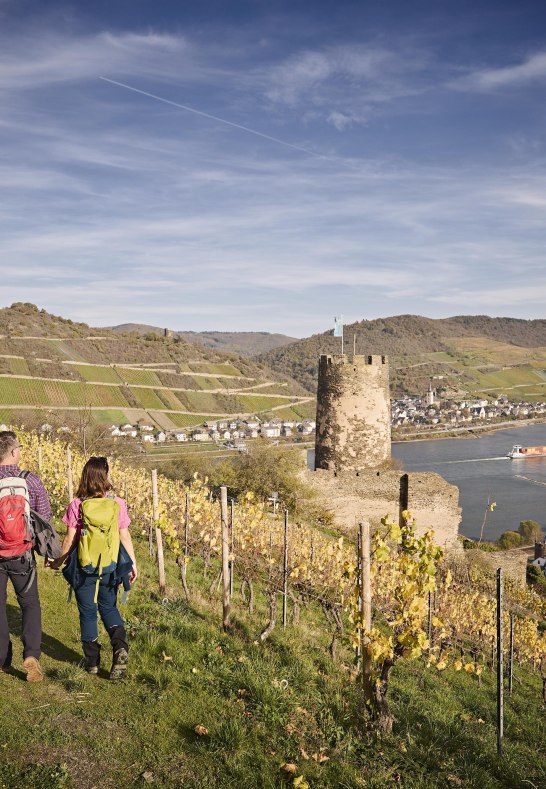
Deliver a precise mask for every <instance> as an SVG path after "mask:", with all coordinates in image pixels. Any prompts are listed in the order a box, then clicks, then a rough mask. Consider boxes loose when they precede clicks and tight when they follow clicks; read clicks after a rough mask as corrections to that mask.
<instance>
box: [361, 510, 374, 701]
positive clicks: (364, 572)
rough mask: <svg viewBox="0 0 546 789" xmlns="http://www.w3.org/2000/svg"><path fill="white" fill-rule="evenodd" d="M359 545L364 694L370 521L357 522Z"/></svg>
mask: <svg viewBox="0 0 546 789" xmlns="http://www.w3.org/2000/svg"><path fill="white" fill-rule="evenodd" d="M359 538H360V539H359V545H360V557H359V559H360V561H359V564H360V579H361V580H360V621H361V625H362V627H361V629H360V639H359V641H360V654H361V655H362V681H363V683H364V686H365V689H366V691H365V692H366V694H367V693H368V692H369V690H370V685H371V677H372V659H371V656H370V652H369V650H367V649H364V648H363V647H364V646H365V643H366V642H367V641H369V635H368V634H369V633H370V631H371V629H372V580H371V552H370V522H369V521H368V520H365V521H362V522H361V523H360V524H359Z"/></svg>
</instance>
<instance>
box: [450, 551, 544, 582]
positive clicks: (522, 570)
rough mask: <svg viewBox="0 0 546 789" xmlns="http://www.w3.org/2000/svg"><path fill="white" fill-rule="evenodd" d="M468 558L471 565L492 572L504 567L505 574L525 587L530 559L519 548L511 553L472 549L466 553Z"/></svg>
mask: <svg viewBox="0 0 546 789" xmlns="http://www.w3.org/2000/svg"><path fill="white" fill-rule="evenodd" d="M465 555H466V558H467V560H468V562H469V563H470V564H474V563H476V564H478V565H480V566H481V567H485V568H486V569H487V570H489V571H490V572H495V571H496V570H497V569H498V568H499V567H502V569H503V571H504V573H505V574H506V575H508V576H510V578H512V579H513V580H515V581H517V582H518V583H520V584H522V585H525V583H526V576H527V562H528V559H529V556H528V554H527V553H526V552H525V551H522V550H518V549H517V548H516V549H514V550H511V551H495V552H492V553H490V552H489V551H480V550H479V549H471V550H469V551H465Z"/></svg>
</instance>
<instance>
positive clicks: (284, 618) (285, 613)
mask: <svg viewBox="0 0 546 789" xmlns="http://www.w3.org/2000/svg"><path fill="white" fill-rule="evenodd" d="M283 553H284V555H283V565H282V578H283V590H282V626H283V627H286V622H287V618H288V510H285V511H284V552H283Z"/></svg>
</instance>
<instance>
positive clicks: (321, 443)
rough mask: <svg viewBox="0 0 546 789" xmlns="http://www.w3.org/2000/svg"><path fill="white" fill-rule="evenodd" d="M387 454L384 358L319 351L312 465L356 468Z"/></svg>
mask: <svg viewBox="0 0 546 789" xmlns="http://www.w3.org/2000/svg"><path fill="white" fill-rule="evenodd" d="M390 457H391V414H390V392H389V364H388V359H387V357H386V356H362V355H355V356H348V355H347V354H341V355H334V356H330V355H326V354H322V355H321V357H320V361H319V372H318V389H317V432H316V442H315V468H316V469H324V470H330V471H334V472H336V473H339V472H342V471H358V470H360V469H370V468H378V467H380V466H382V465H383V464H384V463H385V462H386V461H388V460H390Z"/></svg>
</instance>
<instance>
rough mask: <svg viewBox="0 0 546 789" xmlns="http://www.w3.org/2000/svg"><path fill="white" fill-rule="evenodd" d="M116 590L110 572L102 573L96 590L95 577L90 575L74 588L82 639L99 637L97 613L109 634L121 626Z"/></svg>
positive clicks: (116, 586) (116, 587)
mask: <svg viewBox="0 0 546 789" xmlns="http://www.w3.org/2000/svg"><path fill="white" fill-rule="evenodd" d="M97 591H98V594H97ZM117 591H118V585H117V584H116V582H115V580H114V577H113V574H111V573H110V574H107V575H103V577H102V578H101V579H100V583H99V585H98V590H97V578H96V577H92V576H91V577H89V578H86V579H85V581H84V583H83V584H82V585H81V586H78V587H77V588H76V589H74V594H75V596H76V602H77V604H78V610H79V613H80V628H81V634H82V641H95V640H96V639H97V638H98V637H99V629H98V624H97V613H98V614H99V616H100V618H101V619H102V622H103V624H104V627H105V628H106V630H107V631H108V634H109V635H110V630H112V629H113V628H116V627H121V628H123V620H122V618H121V615H120V613H119V611H118V608H117ZM95 594H97V602H95ZM110 637H111V636H110Z"/></svg>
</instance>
